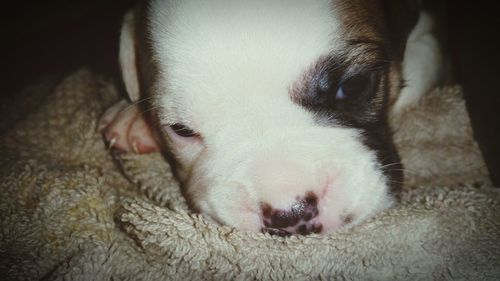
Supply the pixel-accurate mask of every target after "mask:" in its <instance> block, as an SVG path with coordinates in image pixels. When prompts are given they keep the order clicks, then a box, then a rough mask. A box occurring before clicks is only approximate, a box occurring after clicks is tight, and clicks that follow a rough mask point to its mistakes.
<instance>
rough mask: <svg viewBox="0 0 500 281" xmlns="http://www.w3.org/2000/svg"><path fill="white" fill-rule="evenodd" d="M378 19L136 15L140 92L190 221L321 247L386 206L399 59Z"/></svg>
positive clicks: (243, 7)
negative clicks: (193, 217)
mask: <svg viewBox="0 0 500 281" xmlns="http://www.w3.org/2000/svg"><path fill="white" fill-rule="evenodd" d="M367 2H369V3H367ZM381 2H382V1H381ZM382 6H383V5H382V4H380V3H379V1H330V0H317V1H289V0H287V1H223V0H220V1H202V0H183V1H162V0H155V1H151V3H149V4H148V5H146V7H145V8H144V9H143V10H142V15H141V18H140V19H139V20H137V21H136V23H138V24H139V28H138V30H137V34H138V35H137V38H139V39H137V40H136V42H135V44H136V45H138V49H139V50H138V51H137V54H138V61H139V64H140V65H139V69H140V75H139V77H140V79H139V84H141V90H142V91H143V92H145V93H147V94H149V95H151V96H152V97H153V102H152V104H153V106H154V108H155V110H154V112H155V116H156V119H157V121H158V124H159V125H160V127H161V131H162V137H163V138H164V140H166V143H168V146H169V149H170V150H171V153H172V155H173V156H174V158H175V160H176V165H175V168H176V170H177V174H178V175H179V178H180V180H181V182H182V184H183V186H184V188H185V193H186V195H187V196H188V198H189V199H190V201H191V202H192V204H193V206H194V207H195V208H196V209H197V210H199V211H200V212H201V213H203V214H206V215H208V216H210V217H212V218H214V219H215V220H217V221H219V222H221V223H223V224H227V225H231V226H234V227H237V228H240V229H244V230H252V231H265V232H271V233H277V234H284V235H286V234H289V233H300V234H307V233H330V232H332V231H333V230H336V229H338V228H340V227H342V226H348V225H354V224H355V223H357V222H360V221H362V220H363V219H365V218H367V217H370V216H372V215H374V214H376V213H377V212H379V211H380V210H382V209H384V208H387V207H389V206H391V205H392V204H393V197H392V192H393V191H395V190H396V189H397V188H398V185H399V184H400V182H401V180H402V174H401V166H400V164H399V158H398V156H397V153H396V151H395V149H394V145H393V143H392V140H391V132H390V129H389V127H388V123H387V108H388V104H389V100H390V96H391V95H393V94H394V93H395V92H397V91H398V90H399V87H400V77H399V74H398V58H399V56H400V53H401V51H400V50H398V49H397V47H395V45H397V44H393V43H394V42H397V43H399V42H398V40H394V38H395V37H394V36H392V35H391V33H390V31H389V30H388V29H387V28H386V24H385V22H386V21H385V20H386V17H385V16H384V12H385V10H384V7H382ZM403 37H404V36H403ZM141 38H142V39H141ZM391 40H392V41H391ZM403 45H404V44H403ZM122 53H123V52H122ZM393 54H394V55H393ZM126 83H127V81H126ZM129 84H130V83H129Z"/></svg>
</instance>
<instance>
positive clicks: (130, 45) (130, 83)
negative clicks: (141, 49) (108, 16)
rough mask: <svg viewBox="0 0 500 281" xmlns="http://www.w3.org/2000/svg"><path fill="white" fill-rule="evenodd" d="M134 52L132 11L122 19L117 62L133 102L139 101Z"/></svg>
mask: <svg viewBox="0 0 500 281" xmlns="http://www.w3.org/2000/svg"><path fill="white" fill-rule="evenodd" d="M136 51H137V50H136V33H135V16H134V12H133V11H129V12H128V13H127V14H126V15H125V17H124V18H123V24H122V28H121V34H120V51H119V53H120V54H119V60H120V68H121V72H122V78H123V82H124V84H125V89H126V90H127V94H128V96H129V98H130V100H132V101H133V102H134V101H137V100H138V99H139V77H138V76H137V73H138V72H137V59H136V54H137V53H136Z"/></svg>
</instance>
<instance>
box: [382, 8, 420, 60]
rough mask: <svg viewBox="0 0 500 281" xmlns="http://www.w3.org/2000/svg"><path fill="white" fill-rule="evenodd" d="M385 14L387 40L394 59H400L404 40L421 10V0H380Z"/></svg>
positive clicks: (403, 48)
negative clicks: (387, 32)
mask: <svg viewBox="0 0 500 281" xmlns="http://www.w3.org/2000/svg"><path fill="white" fill-rule="evenodd" d="M381 2H382V5H383V8H384V10H385V13H386V18H387V28H388V31H389V39H390V40H391V44H392V46H393V51H394V53H395V55H396V56H397V58H396V59H402V58H403V55H404V51H405V46H406V40H407V39H408V35H409V34H410V32H411V31H412V29H413V27H415V25H416V24H417V21H418V18H419V15H420V11H421V9H422V1H421V0H382V1H381Z"/></svg>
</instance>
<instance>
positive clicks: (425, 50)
mask: <svg viewBox="0 0 500 281" xmlns="http://www.w3.org/2000/svg"><path fill="white" fill-rule="evenodd" d="M433 25H434V23H433V20H432V17H431V16H430V15H429V14H428V13H427V12H422V13H421V14H420V18H419V20H418V23H417V25H416V26H415V28H414V29H413V30H412V32H411V34H410V36H409V38H408V41H407V43H406V50H405V54H404V60H403V78H404V79H405V81H406V86H405V87H404V88H403V90H402V91H401V93H400V95H399V97H398V99H397V101H396V103H395V104H394V105H393V107H392V114H395V115H398V114H401V112H403V111H404V110H405V109H406V108H408V107H411V106H414V105H416V104H417V103H418V101H419V100H420V98H421V97H422V96H423V95H424V94H425V93H427V92H428V91H429V90H431V89H432V88H433V87H434V86H435V85H436V83H437V82H438V80H439V78H440V74H441V68H442V56H441V50H440V49H439V43H438V42H437V39H436V38H435V37H434V35H433V33H432V32H433V30H432V29H433Z"/></svg>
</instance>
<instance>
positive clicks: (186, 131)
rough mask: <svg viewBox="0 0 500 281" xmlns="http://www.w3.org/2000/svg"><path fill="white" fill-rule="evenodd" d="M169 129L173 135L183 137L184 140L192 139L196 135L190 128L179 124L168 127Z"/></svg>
mask: <svg viewBox="0 0 500 281" xmlns="http://www.w3.org/2000/svg"><path fill="white" fill-rule="evenodd" d="M170 129H172V131H173V132H174V133H176V134H177V135H179V136H181V137H184V138H189V137H194V136H197V135H198V134H197V133H195V132H194V131H193V130H191V129H190V128H188V127H186V126H184V125H182V124H179V123H176V124H173V125H170Z"/></svg>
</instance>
